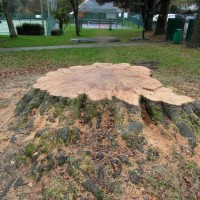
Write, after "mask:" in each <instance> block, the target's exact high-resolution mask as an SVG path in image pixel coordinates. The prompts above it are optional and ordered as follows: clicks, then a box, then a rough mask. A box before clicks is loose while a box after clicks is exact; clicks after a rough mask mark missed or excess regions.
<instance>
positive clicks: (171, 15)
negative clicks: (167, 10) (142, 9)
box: [153, 14, 182, 22]
mask: <svg viewBox="0 0 200 200" xmlns="http://www.w3.org/2000/svg"><path fill="white" fill-rule="evenodd" d="M158 17H159V14H157V15H154V17H153V22H157V21H158ZM179 17H181V18H182V15H178V14H168V16H167V21H168V19H175V18H179Z"/></svg>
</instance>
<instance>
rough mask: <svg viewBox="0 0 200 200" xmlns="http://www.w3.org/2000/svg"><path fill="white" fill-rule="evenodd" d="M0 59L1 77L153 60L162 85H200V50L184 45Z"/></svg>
mask: <svg viewBox="0 0 200 200" xmlns="http://www.w3.org/2000/svg"><path fill="white" fill-rule="evenodd" d="M0 58H1V59H0V77H1V72H3V71H4V72H5V71H7V72H12V71H15V70H35V71H39V70H43V69H47V70H51V69H56V68H59V67H68V66H72V65H86V64H91V63H94V62H112V63H134V62H136V61H155V62H156V63H157V64H156V66H157V67H158V69H157V70H154V75H155V76H156V77H157V78H158V79H160V80H161V81H162V82H163V83H164V84H165V85H169V86H174V87H179V86H180V87H182V85H183V84H184V83H189V84H190V83H191V84H193V83H194V84H197V87H198V86H200V49H188V48H187V47H185V46H184V45H167V44H162V45H161V44H159V45H158V44H157V45H156V44H153V45H148V44H146V45H145V44H144V45H141V46H133V47H109V48H92V49H91V48H88V49H82V48H81V49H60V50H43V51H26V52H9V53H8V52H7V53H0ZM191 87H193V86H192V85H191ZM197 92H198V91H197ZM198 93H199V92H198ZM199 96H200V95H199Z"/></svg>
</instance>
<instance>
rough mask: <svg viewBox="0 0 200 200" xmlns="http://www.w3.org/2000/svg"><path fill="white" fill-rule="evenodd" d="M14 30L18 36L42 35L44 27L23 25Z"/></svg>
mask: <svg viewBox="0 0 200 200" xmlns="http://www.w3.org/2000/svg"><path fill="white" fill-rule="evenodd" d="M16 29H17V33H18V35H44V27H43V26H42V25H41V24H28V23H24V24H22V26H17V27H16Z"/></svg>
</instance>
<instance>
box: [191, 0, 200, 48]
mask: <svg viewBox="0 0 200 200" xmlns="http://www.w3.org/2000/svg"><path fill="white" fill-rule="evenodd" d="M197 4H198V6H199V9H198V12H197V17H196V19H195V23H194V29H193V33H192V39H191V41H190V43H189V47H193V48H197V47H200V0H198V1H197Z"/></svg>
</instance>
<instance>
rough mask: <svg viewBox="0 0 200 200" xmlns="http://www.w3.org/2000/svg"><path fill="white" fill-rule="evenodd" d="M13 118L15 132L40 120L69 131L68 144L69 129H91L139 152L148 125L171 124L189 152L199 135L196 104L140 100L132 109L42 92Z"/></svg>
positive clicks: (111, 102)
mask: <svg viewBox="0 0 200 200" xmlns="http://www.w3.org/2000/svg"><path fill="white" fill-rule="evenodd" d="M15 114H16V115H17V116H18V120H17V123H16V124H15V128H18V129H23V128H27V127H28V126H27V124H29V126H30V124H32V127H34V126H35V124H34V120H36V118H37V117H44V118H45V120H46V124H48V125H47V126H48V127H49V126H51V123H52V124H55V123H57V124H56V126H57V129H58V130H60V129H62V128H63V127H66V126H68V127H69V128H70V127H72V128H70V131H69V133H70V134H68V136H69V137H70V138H71V139H70V138H68V139H67V141H69V143H70V141H74V140H77V137H78V136H77V134H75V132H76V131H74V129H73V128H76V127H74V124H77V123H78V124H80V125H82V126H84V125H87V126H88V127H89V128H92V129H105V130H107V131H110V132H113V130H114V131H118V132H120V133H121V135H122V137H123V138H124V139H125V141H126V142H127V145H128V146H130V147H132V148H139V149H141V145H140V144H143V143H145V140H144V138H143V137H140V136H139V134H140V133H142V131H143V127H145V126H148V123H153V124H155V125H157V124H162V125H163V126H164V127H165V126H168V125H169V124H171V123H173V124H174V125H175V126H176V127H177V128H178V130H179V132H180V134H181V135H182V136H184V137H185V138H187V139H188V143H189V144H190V146H191V147H192V148H195V146H196V135H197V134H199V133H200V119H199V117H200V103H199V102H193V103H189V104H184V105H182V106H176V105H170V104H167V103H163V102H154V101H151V100H149V99H147V98H144V97H142V98H141V100H140V105H139V106H133V105H129V104H127V103H125V102H123V101H120V100H118V99H116V98H113V99H112V100H106V99H105V100H100V101H91V100H90V99H89V98H88V97H87V96H86V95H80V96H79V97H78V98H75V99H70V98H65V97H55V96H50V95H49V94H48V93H47V92H45V91H41V90H38V89H31V90H30V91H29V92H28V93H27V94H26V95H25V96H24V97H23V98H22V100H21V101H20V102H19V103H18V104H17V107H16V110H15ZM147 118H148V123H147V120H146V119H147ZM30 122H31V123H30ZM44 126H45V125H44ZM43 128H45V127H43ZM72 130H73V131H72ZM73 134H75V135H76V137H75V138H74V137H72V136H71V135H73ZM135 138H137V139H135ZM136 143H138V144H136Z"/></svg>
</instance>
